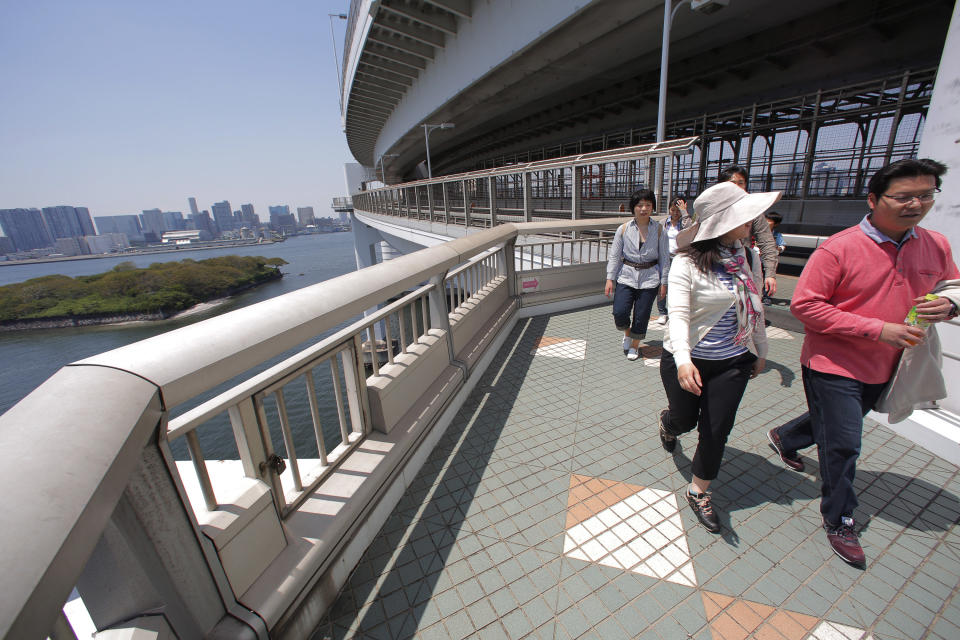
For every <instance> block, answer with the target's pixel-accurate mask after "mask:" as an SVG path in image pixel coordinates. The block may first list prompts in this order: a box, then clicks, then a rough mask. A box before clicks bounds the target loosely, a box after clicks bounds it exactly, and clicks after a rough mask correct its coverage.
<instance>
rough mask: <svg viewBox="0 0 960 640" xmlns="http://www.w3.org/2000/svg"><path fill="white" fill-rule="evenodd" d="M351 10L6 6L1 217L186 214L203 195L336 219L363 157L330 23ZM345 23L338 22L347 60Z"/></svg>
mask: <svg viewBox="0 0 960 640" xmlns="http://www.w3.org/2000/svg"><path fill="white" fill-rule="evenodd" d="M348 7H349V2H348V1H347V0H342V1H328V2H324V3H316V2H309V1H307V0H291V1H290V2H285V3H281V4H278V5H270V6H267V5H261V4H260V3H256V2H226V1H222V0H211V2H206V3H199V4H197V3H188V2H180V1H172V2H169V3H164V4H163V5H150V4H141V3H124V2H119V1H118V0H97V1H95V2H91V3H70V2H66V1H64V0H50V1H40V2H36V3H16V4H13V3H6V4H4V6H3V7H2V8H0V86H3V87H4V90H5V94H6V95H7V96H13V97H14V98H13V99H8V100H5V101H3V103H2V104H0V146H2V147H3V148H4V149H5V154H4V156H3V157H2V158H0V194H3V195H2V196H0V197H2V201H0V208H4V209H15V208H43V207H52V206H60V205H68V206H74V207H87V208H88V209H89V210H90V212H91V214H93V215H96V216H112V215H124V214H131V213H139V212H141V211H144V210H149V209H152V208H158V209H160V210H162V211H181V212H184V213H185V215H189V213H188V212H189V211H190V207H189V203H188V198H190V197H194V198H196V200H197V203H198V207H199V209H200V210H207V211H210V210H211V207H212V204H213V203H214V202H219V201H223V200H225V199H226V200H229V201H232V202H243V203H251V204H253V205H254V207H255V209H256V210H257V212H258V213H260V214H261V215H262V214H263V213H265V212H266V211H267V210H268V207H269V206H271V205H276V204H278V203H289V204H290V206H291V207H302V206H313V207H315V208H316V209H317V210H319V211H325V210H326V209H328V208H329V206H330V202H331V201H332V199H333V198H334V197H338V196H343V195H346V194H345V193H344V191H345V186H344V178H343V164H344V163H346V162H352V161H353V158H352V157H351V156H350V154H349V151H348V150H347V146H346V142H345V139H344V137H343V134H342V131H341V122H340V112H339V101H338V96H337V93H338V82H339V81H338V77H337V67H336V64H335V62H334V49H333V46H332V44H331V34H330V22H331V19H330V18H329V17H328V14H329V13H337V14H339V13H345V12H346V11H347V9H348ZM345 23H346V21H345V20H341V19H337V18H334V19H333V26H334V28H335V31H336V47H337V54H336V55H337V56H340V55H341V51H340V49H341V47H342V42H343V40H342V38H343V31H344V28H345ZM215 33H223V34H229V36H230V37H229V38H228V39H226V40H224V39H221V38H216V37H211V36H212V35H214V34H215ZM40 42H42V43H43V46H40V47H38V46H36V43H40ZM160 43H162V45H163V46H160Z"/></svg>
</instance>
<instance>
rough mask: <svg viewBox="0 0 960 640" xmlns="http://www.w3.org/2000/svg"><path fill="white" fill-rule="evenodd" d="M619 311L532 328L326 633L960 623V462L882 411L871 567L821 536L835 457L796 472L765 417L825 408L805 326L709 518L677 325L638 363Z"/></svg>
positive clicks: (892, 632) (359, 575) (607, 634)
mask: <svg viewBox="0 0 960 640" xmlns="http://www.w3.org/2000/svg"><path fill="white" fill-rule="evenodd" d="M612 325H613V323H612V320H611V317H610V309H609V307H601V308H594V309H586V310H581V311H576V312H571V313H565V314H556V315H552V316H542V317H537V318H532V319H529V320H523V321H521V322H520V323H519V324H518V326H517V327H516V328H515V330H514V335H513V336H512V339H510V340H508V341H507V343H506V344H505V346H504V347H503V348H502V349H501V351H500V352H499V353H498V354H497V356H496V358H495V360H494V362H493V363H492V364H491V366H490V367H489V369H488V370H487V372H486V373H485V375H484V376H483V379H482V380H481V381H480V383H479V384H478V385H477V387H476V389H475V390H474V392H473V394H472V395H471V396H470V398H469V400H468V401H467V402H466V403H465V405H464V406H463V407H462V409H461V410H460V412H459V414H458V416H457V418H456V419H455V421H454V422H453V424H452V425H451V426H450V427H449V429H448V430H447V432H446V434H445V435H444V437H443V438H442V440H441V442H440V444H439V446H438V447H437V449H436V450H435V451H434V452H433V454H432V455H431V456H430V457H429V459H428V461H427V462H426V464H425V465H424V468H423V470H422V471H421V473H420V474H419V476H418V477H417V478H416V479H415V480H414V482H413V483H412V484H411V486H410V488H409V489H408V491H407V493H406V495H405V496H404V497H403V498H402V500H401V502H400V503H399V505H398V506H397V508H396V509H395V510H394V512H393V514H392V515H391V516H390V518H389V519H388V521H387V523H386V525H385V526H384V527H383V530H382V531H381V532H380V534H379V536H378V538H377V539H376V540H375V542H374V543H373V544H372V545H371V547H370V548H369V549H368V550H367V552H366V554H365V555H364V556H363V558H362V559H361V561H360V563H359V565H358V567H357V568H356V570H355V571H354V573H353V575H352V576H351V578H350V579H349V581H348V583H347V585H346V586H345V587H344V589H343V591H342V592H341V594H340V596H339V598H338V600H337V601H336V603H335V604H334V605H333V606H332V608H331V609H330V611H329V612H328V613H327V616H326V617H325V618H324V620H323V621H322V624H321V625H320V626H319V627H318V629H317V632H316V633H315V635H314V638H315V639H317V640H319V639H321V638H327V637H330V638H407V637H418V638H465V637H475V638H519V637H528V636H529V637H533V638H558V639H563V638H579V637H584V638H591V637H592V638H603V639H604V640H612V639H614V638H659V639H662V640H674V639H677V638H680V639H682V638H698V639H707V638H710V639H713V640H719V639H733V638H763V639H778V640H782V639H784V638H786V639H790V640H793V639H798V640H799V639H800V638H816V639H819V640H826V639H834V638H836V639H853V638H873V639H874V640H889V639H894V638H902V639H910V640H913V639H917V638H943V639H945V640H947V639H949V640H955V639H956V638H960V601H958V600H957V598H956V597H955V595H956V593H957V587H958V581H960V527H958V522H960V498H958V496H960V477H958V468H957V467H954V466H952V465H951V464H949V463H947V462H944V461H942V460H941V459H939V458H936V457H935V456H933V455H931V454H930V453H929V452H927V451H926V450H924V449H922V448H920V447H918V446H915V445H913V444H912V443H911V442H909V441H907V440H904V439H903V438H901V437H899V436H897V435H895V434H893V433H892V432H891V431H889V430H887V429H886V428H884V427H881V426H879V425H877V424H875V423H872V422H869V421H868V424H866V425H865V429H864V444H863V455H862V456H861V458H860V463H859V467H858V469H859V470H858V474H857V482H856V485H857V489H858V491H859V494H860V502H861V504H860V507H859V509H858V511H857V513H856V514H855V515H856V518H857V521H858V528H859V529H860V533H861V542H862V544H863V546H864V549H865V551H866V554H867V562H868V564H867V568H866V570H865V571H861V570H858V569H855V568H853V567H849V566H847V565H846V564H844V563H843V562H842V561H841V560H840V559H839V558H837V557H835V556H834V554H833V553H832V551H831V550H830V549H829V547H828V546H827V544H826V540H825V536H824V534H823V532H822V530H821V529H820V516H819V512H818V493H819V489H818V486H819V485H818V476H817V472H816V453H815V450H811V451H808V452H806V453H805V454H804V458H805V460H806V462H807V467H808V469H809V470H811V471H810V472H808V473H795V472H793V471H790V470H787V469H785V468H784V467H783V466H782V465H781V464H780V462H779V459H777V458H776V457H775V456H774V454H773V452H772V451H771V450H770V449H769V447H768V445H767V440H766V430H767V429H768V428H769V427H770V426H773V425H777V424H780V423H781V422H784V421H785V420H787V419H788V418H790V417H793V416H795V415H797V414H798V413H799V412H801V411H803V410H804V408H805V405H804V400H803V389H802V384H801V382H800V379H799V367H798V358H799V352H800V344H801V336H799V335H798V334H794V333H789V332H787V331H784V330H781V329H774V328H771V330H770V337H771V340H770V344H771V349H770V356H769V359H768V367H767V370H766V371H765V372H764V373H763V374H762V375H761V376H759V377H758V378H756V379H755V380H753V381H751V383H750V385H749V386H748V389H747V392H746V395H745V397H744V400H743V402H742V403H741V405H740V411H739V413H738V417H737V424H736V426H735V428H734V431H733V433H732V434H731V437H730V440H729V443H728V445H727V450H726V455H725V457H724V462H723V467H722V469H721V472H720V477H719V478H718V480H717V481H716V482H715V483H714V487H713V489H714V502H715V505H716V506H717V507H718V509H719V512H720V518H721V523H722V524H723V530H722V532H721V533H720V534H716V535H715V534H711V533H708V532H707V531H706V530H705V529H703V528H702V527H701V526H699V525H698V524H697V522H696V519H695V517H694V515H693V514H692V513H691V511H690V509H689V507H688V506H687V505H686V504H685V500H683V496H682V493H680V492H682V490H683V488H684V487H685V486H686V483H687V482H688V481H689V478H690V455H691V454H692V452H693V449H694V447H695V441H694V439H693V437H695V436H693V434H690V435H687V436H685V437H683V438H681V440H680V446H678V447H677V450H676V452H675V453H674V454H673V455H671V454H668V453H666V452H664V451H663V449H662V448H661V447H660V443H659V440H658V438H657V426H656V425H657V413H658V411H659V410H660V409H661V408H662V407H663V406H664V405H665V400H664V394H663V387H662V384H661V382H660V377H659V371H658V369H657V362H658V361H657V357H658V354H659V349H658V348H657V347H658V345H659V339H660V337H661V332H660V331H658V330H657V329H655V328H652V330H651V331H650V332H649V334H648V337H649V338H651V340H650V342H651V344H652V346H651V348H649V349H647V350H646V352H645V354H644V358H643V359H641V360H637V361H636V362H629V361H627V360H626V359H625V358H624V356H623V352H622V350H621V347H620V336H619V335H618V334H617V332H616V331H615V330H614V329H613V326H612Z"/></svg>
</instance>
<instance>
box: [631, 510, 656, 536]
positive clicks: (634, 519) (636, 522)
mask: <svg viewBox="0 0 960 640" xmlns="http://www.w3.org/2000/svg"><path fill="white" fill-rule="evenodd" d="M627 524H628V525H630V528H631V529H633V530H634V531H636V532H637V533H638V534H640V535H643V534H644V533H646V532H647V531H649V530H650V528H651V527H652V526H653V525H652V524H650V523H649V522H647V520H646V519H645V518H644V517H643V516H641V515H640V514H637V515H634V516H631V517H629V518H627Z"/></svg>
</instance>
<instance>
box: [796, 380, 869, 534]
mask: <svg viewBox="0 0 960 640" xmlns="http://www.w3.org/2000/svg"><path fill="white" fill-rule="evenodd" d="M885 386H886V383H881V384H867V383H865V382H860V381H859V380H854V379H853V378H847V377H844V376H838V375H834V374H831V373H822V372H820V371H814V370H813V369H809V368H807V367H803V390H804V392H805V393H806V395H807V407H808V409H809V412H808V413H806V414H804V415H802V416H800V417H799V418H795V419H794V420H791V421H790V422H788V423H786V424H785V425H783V426H782V427H780V428H779V429H777V434H778V435H779V436H780V443H781V444H782V445H783V448H784V450H785V451H797V450H799V449H805V448H807V447H809V446H811V445H814V444H815V445H817V455H818V457H819V459H820V480H821V482H822V486H821V498H820V514H821V515H822V516H823V521H824V523H825V524H827V525H828V526H833V527H835V526H838V525H839V524H840V518H841V517H842V516H850V517H851V518H852V517H853V510H854V509H856V508H857V504H858V503H857V493H856V491H854V489H853V478H854V475H855V474H856V471H857V458H858V457H860V440H861V437H862V435H863V417H864V416H865V415H867V413H869V412H870V411H871V410H872V409H873V407H874V405H876V404H877V400H879V399H880V394H881V393H883V388H884V387H885Z"/></svg>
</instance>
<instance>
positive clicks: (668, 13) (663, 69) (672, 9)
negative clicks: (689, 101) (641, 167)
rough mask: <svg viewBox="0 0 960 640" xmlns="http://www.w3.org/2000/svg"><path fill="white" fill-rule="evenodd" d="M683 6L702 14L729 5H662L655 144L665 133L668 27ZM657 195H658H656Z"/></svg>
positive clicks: (711, 1) (670, 0)
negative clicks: (661, 38)
mask: <svg viewBox="0 0 960 640" xmlns="http://www.w3.org/2000/svg"><path fill="white" fill-rule="evenodd" d="M685 4H689V5H690V9H692V10H693V11H697V12H700V13H703V14H710V13H713V12H715V11H719V10H720V9H723V8H724V7H726V6H727V4H729V0H679V1H678V2H675V0H666V2H665V3H664V5H663V40H662V41H661V43H660V95H659V96H658V97H659V100H658V101H657V142H663V138H664V136H665V135H666V132H667V67H668V65H669V61H670V26H671V25H672V24H673V19H674V18H675V17H676V16H677V11H679V10H680V7H682V6H683V5H685ZM656 174H657V176H656V177H657V191H658V192H659V190H660V185H661V184H663V158H657V170H656ZM658 195H659V193H658Z"/></svg>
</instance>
